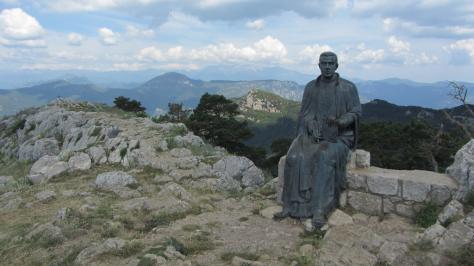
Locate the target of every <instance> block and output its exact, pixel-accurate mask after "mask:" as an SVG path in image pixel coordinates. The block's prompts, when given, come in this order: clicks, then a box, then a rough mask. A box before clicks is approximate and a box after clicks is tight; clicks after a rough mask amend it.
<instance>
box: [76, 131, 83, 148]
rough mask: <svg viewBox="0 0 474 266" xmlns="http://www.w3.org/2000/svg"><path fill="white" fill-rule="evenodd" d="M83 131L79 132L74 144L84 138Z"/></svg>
mask: <svg viewBox="0 0 474 266" xmlns="http://www.w3.org/2000/svg"><path fill="white" fill-rule="evenodd" d="M82 134H83V133H82V131H80V132H79V134H77V137H76V140H75V141H74V145H75V144H77V143H78V142H79V140H81V139H82Z"/></svg>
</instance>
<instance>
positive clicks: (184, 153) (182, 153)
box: [170, 148, 193, 158]
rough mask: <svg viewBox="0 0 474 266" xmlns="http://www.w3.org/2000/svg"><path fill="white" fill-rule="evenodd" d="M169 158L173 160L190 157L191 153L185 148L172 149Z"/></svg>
mask: <svg viewBox="0 0 474 266" xmlns="http://www.w3.org/2000/svg"><path fill="white" fill-rule="evenodd" d="M170 154H171V156H173V157H175V158H183V157H190V156H192V155H193V153H192V152H191V151H190V150H189V149H186V148H174V149H172V150H171V151H170Z"/></svg>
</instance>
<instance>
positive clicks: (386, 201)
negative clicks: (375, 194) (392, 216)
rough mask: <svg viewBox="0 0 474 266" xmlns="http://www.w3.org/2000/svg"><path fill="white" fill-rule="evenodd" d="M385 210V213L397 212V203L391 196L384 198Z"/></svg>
mask: <svg viewBox="0 0 474 266" xmlns="http://www.w3.org/2000/svg"><path fill="white" fill-rule="evenodd" d="M382 203H383V212H384V213H395V212H396V208H395V204H394V203H393V202H392V201H391V200H390V199H389V198H383V200H382Z"/></svg>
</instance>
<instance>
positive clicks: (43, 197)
mask: <svg viewBox="0 0 474 266" xmlns="http://www.w3.org/2000/svg"><path fill="white" fill-rule="evenodd" d="M35 198H36V200H38V201H39V202H42V203H46V202H50V201H52V200H54V199H56V192H54V191H52V190H46V191H41V192H38V193H36V194H35Z"/></svg>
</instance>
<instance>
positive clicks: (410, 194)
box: [402, 180, 431, 202]
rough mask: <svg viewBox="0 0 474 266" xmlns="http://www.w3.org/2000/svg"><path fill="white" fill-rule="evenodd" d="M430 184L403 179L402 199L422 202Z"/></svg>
mask: <svg viewBox="0 0 474 266" xmlns="http://www.w3.org/2000/svg"><path fill="white" fill-rule="evenodd" d="M430 189H431V187H430V184H427V183H422V182H414V181H411V180H403V195H402V197H403V199H406V200H412V201H417V202H423V201H425V200H426V198H427V197H428V193H429V192H430Z"/></svg>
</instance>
